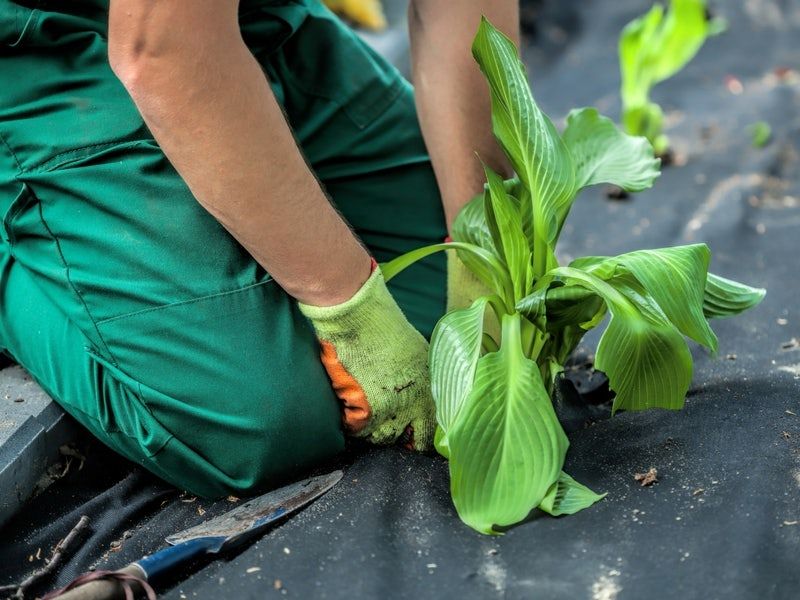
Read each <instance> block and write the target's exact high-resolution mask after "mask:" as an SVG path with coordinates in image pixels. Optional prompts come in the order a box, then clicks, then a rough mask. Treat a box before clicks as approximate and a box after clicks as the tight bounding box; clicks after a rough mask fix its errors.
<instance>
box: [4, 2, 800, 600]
mask: <svg viewBox="0 0 800 600" xmlns="http://www.w3.org/2000/svg"><path fill="white" fill-rule="evenodd" d="M579 6H580V11H578V7H579ZM648 6H649V3H648V2H645V1H634V0H624V1H620V0H617V1H615V2H612V1H611V0H605V1H603V2H600V1H599V0H595V1H592V2H580V3H579V2H577V1H573V2H559V3H556V2H552V4H543V5H536V6H534V9H536V10H534V11H530V10H529V11H528V14H532V12H533V13H535V14H536V15H537V16H538V19H539V20H538V21H537V22H535V23H534V24H533V27H532V28H530V29H527V30H526V31H528V32H529V36H528V40H527V42H526V46H525V51H524V53H525V58H526V60H527V62H528V64H529V65H530V66H531V68H530V70H531V75H532V81H533V84H534V86H535V91H536V97H537V100H538V101H539V102H540V104H541V105H542V108H543V109H544V110H545V111H546V112H548V113H549V114H550V115H551V116H552V117H553V118H554V119H562V118H563V117H564V116H565V115H566V113H567V111H568V110H569V109H570V108H572V107H577V106H584V105H595V106H597V107H598V108H599V109H600V110H601V112H603V113H605V114H608V115H609V116H611V117H613V118H617V117H618V114H619V97H618V93H617V87H618V84H619V76H618V71H617V58H616V40H617V35H618V33H619V31H620V29H621V28H622V26H623V25H624V24H625V23H626V22H627V21H628V20H629V19H630V18H632V17H634V16H636V15H638V14H641V13H643V12H644V11H645V10H646V9H647V7H648ZM528 8H529V9H530V7H528ZM719 8H720V10H721V12H723V14H724V16H725V17H726V18H727V19H728V21H729V28H728V31H727V32H726V33H725V34H723V35H722V36H719V37H717V38H713V39H711V40H709V41H708V42H707V43H706V45H705V47H704V48H703V49H702V50H701V51H700V53H699V55H698V57H697V58H696V59H695V60H694V61H693V62H692V63H691V64H690V65H689V66H688V67H687V68H686V69H685V70H684V71H683V72H681V73H680V74H678V75H677V76H676V77H674V78H673V79H671V80H669V81H667V82H664V83H662V84H660V85H659V86H657V87H656V88H655V90H654V94H653V97H654V99H655V100H656V101H657V102H659V103H660V104H662V106H663V107H664V109H665V111H666V115H667V123H668V129H667V133H668V134H669V136H670V139H671V141H672V144H673V147H674V149H675V152H676V157H677V162H678V165H676V166H671V167H669V168H666V169H664V172H663V175H662V177H661V178H660V180H659V181H657V182H656V185H655V187H654V189H652V190H650V191H647V192H644V193H641V194H636V195H635V196H633V197H631V198H630V199H628V200H625V201H612V200H608V199H606V197H605V195H604V190H603V189H602V188H595V189H591V190H589V191H587V192H586V193H584V195H583V196H581V197H580V198H579V200H578V201H577V202H576V204H575V206H574V207H573V215H572V216H571V218H570V219H569V220H568V222H567V226H566V230H565V232H564V235H563V236H562V239H563V242H562V244H561V247H560V254H561V257H562V259H568V258H571V257H575V256H579V255H586V254H603V255H615V254H618V253H622V252H626V251H629V250H634V249H638V248H641V247H660V246H668V245H674V244H683V243H690V242H700V241H704V242H707V243H708V244H709V245H710V247H711V249H712V252H713V259H712V270H713V271H714V272H715V273H718V274H720V275H723V276H729V277H732V278H736V279H738V280H740V281H743V282H745V283H748V284H750V285H756V286H762V287H766V288H768V290H769V291H768V294H767V297H766V299H765V300H764V302H763V303H762V304H761V305H760V306H759V307H757V308H756V309H754V310H752V311H749V312H747V313H745V314H743V315H741V316H739V317H736V318H734V319H730V320H721V321H716V322H713V327H714V329H715V331H716V332H717V334H718V335H719V340H720V351H719V355H718V356H717V357H716V358H712V357H710V356H709V355H708V354H707V353H706V352H705V351H704V350H702V349H701V348H699V347H697V346H694V345H693V346H692V353H693V355H694V358H695V361H696V362H695V374H694V380H693V384H692V387H691V390H690V393H689V396H688V398H687V402H686V408H685V409H684V410H683V411H680V412H666V411H651V412H646V413H639V414H620V415H618V416H616V417H614V418H613V419H603V420H599V421H597V422H594V423H593V424H591V425H588V426H586V427H584V428H578V429H577V430H576V431H573V432H571V433H570V436H569V437H570V441H571V446H570V450H569V453H568V456H567V465H566V470H567V471H568V472H569V473H570V474H571V475H573V476H574V477H575V478H576V479H577V480H578V481H581V482H582V483H584V484H586V485H588V486H589V487H591V488H592V489H593V490H596V491H598V492H608V496H607V497H606V499H605V500H603V501H601V502H599V503H598V504H596V505H595V506H593V507H592V508H590V509H588V510H585V511H583V512H581V513H579V514H577V515H574V516H569V517H565V518H559V519H554V518H551V517H546V516H539V515H534V516H533V517H532V519H531V520H529V521H528V522H526V523H524V524H522V525H520V526H518V527H516V528H514V529H512V530H510V531H509V532H508V533H506V535H504V536H502V537H486V536H482V535H479V534H477V533H475V532H473V531H472V530H470V529H469V528H467V527H466V526H464V525H463V524H462V523H461V522H460V521H459V520H458V518H457V516H456V514H455V511H454V509H453V507H452V504H451V502H450V499H449V490H448V485H449V484H448V475H447V466H446V463H445V461H444V460H443V459H441V458H439V457H431V456H419V455H414V454H411V453H408V452H405V451H403V450H400V449H395V448H389V449H364V448H358V447H356V448H353V449H351V450H350V451H349V452H348V454H346V455H345V456H344V457H342V458H341V460H339V461H338V462H337V463H336V465H340V466H343V467H344V468H345V478H344V480H343V481H342V483H340V484H339V485H338V486H337V487H336V488H334V489H333V490H332V491H331V492H329V493H328V494H327V495H326V496H324V497H322V498H321V499H319V500H317V501H316V502H315V503H314V504H313V505H311V506H310V507H308V508H307V509H305V510H304V511H302V512H300V513H299V514H297V515H295V516H293V517H292V518H290V519H289V520H288V521H286V522H285V523H283V524H280V525H278V526H277V527H275V528H274V529H273V530H271V531H270V532H269V533H268V534H267V535H266V536H265V537H263V538H262V539H261V540H260V541H258V542H256V543H253V544H251V545H249V546H246V547H244V548H243V549H241V550H239V551H238V553H235V554H233V555H229V556H227V557H226V558H225V559H221V560H217V561H213V562H212V561H201V562H199V563H197V564H195V565H194V567H193V568H192V569H190V570H187V571H185V572H183V573H182V574H181V577H182V578H183V579H182V581H178V580H173V581H165V582H162V583H161V585H159V586H158V589H159V591H160V592H161V593H162V597H163V598H173V599H178V598H237V599H239V600H244V599H248V598H264V597H273V596H274V597H280V596H283V595H285V596H288V597H295V598H347V599H351V598H377V597H387V598H413V597H423V598H427V597H440V598H460V599H467V598H532V597H535V598H555V599H562V598H563V599H576V598H593V599H615V598H616V599H639V598H645V597H653V598H665V599H673V598H674V599H681V600H682V599H685V598H701V597H702V598H735V599H738V598H741V599H746V598H757V597H767V598H796V597H797V589H800V564H799V563H800V559H798V556H800V347H799V346H798V343H797V341H796V338H800V327H798V324H799V323H800V311H798V308H797V301H798V292H800V284H798V282H799V281H800V260H799V259H798V256H797V253H798V250H800V245H799V244H798V237H800V79H798V78H799V77H800V76H798V75H797V70H798V69H800V45H798V42H797V40H798V39H800V2H797V1H786V2H773V1H771V0H760V1H758V2H755V1H753V2H750V1H748V2H741V3H739V2H730V3H719ZM791 68H794V69H795V70H794V71H792V70H787V69H791ZM760 120H765V121H767V122H769V123H770V124H771V126H772V131H773V137H772V139H771V140H770V142H769V143H768V144H767V145H766V146H765V147H763V148H754V147H752V146H751V141H750V133H749V131H748V126H749V125H750V124H752V123H754V122H756V121H760ZM596 341H597V338H596V336H595V337H593V338H592V339H589V340H587V343H586V345H587V348H588V351H591V348H592V346H593V344H596ZM86 452H87V460H86V462H85V464H84V466H83V468H82V469H80V470H78V469H77V464H76V463H74V462H73V464H72V466H71V468H70V471H69V472H68V473H67V474H66V475H65V476H64V477H63V478H62V479H60V480H58V481H57V482H56V483H54V484H53V485H52V486H51V487H50V488H49V489H47V490H46V491H45V492H44V493H43V494H41V495H40V496H38V497H37V498H35V499H34V500H32V501H31V502H30V503H29V505H28V506H27V507H26V508H25V510H24V511H23V512H22V513H21V514H20V515H19V516H18V517H16V518H15V519H14V520H13V521H12V522H11V523H9V525H8V526H6V527H5V528H4V530H3V531H2V532H0V544H2V546H1V548H2V549H1V550H0V554H1V555H0V584H4V583H10V582H12V581H18V580H21V579H23V578H24V577H25V576H26V575H27V574H28V573H30V571H31V570H32V569H34V568H36V567H37V566H41V565H42V564H43V562H44V561H43V559H44V557H47V556H49V555H50V553H51V551H52V548H53V546H54V545H55V544H56V543H57V542H58V540H60V539H61V538H62V537H64V536H65V535H66V534H67V533H68V531H69V530H70V529H71V528H72V527H73V526H74V525H75V523H77V521H78V519H79V517H80V515H82V514H86V515H88V516H89V517H90V518H91V519H92V521H91V524H90V528H89V529H90V531H89V533H88V534H87V535H85V536H84V537H83V538H81V540H80V541H79V543H77V544H76V545H75V546H74V547H73V548H74V549H73V551H72V552H70V553H69V555H68V556H67V557H65V560H64V562H63V564H62V566H61V568H60V569H58V570H57V571H58V575H57V576H55V577H51V578H49V579H45V580H43V582H42V584H41V585H39V586H38V587H33V588H31V591H30V593H29V594H28V596H27V597H34V595H35V594H36V593H41V592H43V591H46V590H47V589H50V588H52V587H55V586H57V585H63V584H65V583H66V582H68V581H69V580H70V579H71V578H72V577H74V576H75V575H77V574H78V573H80V572H82V571H85V570H86V569H88V568H89V567H90V566H95V567H96V568H116V567H120V566H122V565H124V564H126V563H127V562H129V561H132V560H135V559H137V558H139V557H140V556H141V555H142V554H145V553H147V552H151V551H154V550H156V549H158V548H159V547H160V546H162V544H163V538H164V536H166V535H168V534H170V533H173V532H175V531H177V530H180V529H183V528H185V527H188V526H190V525H193V524H196V523H197V522H199V521H201V520H203V519H206V518H209V517H211V516H213V515H215V514H219V513H222V512H225V511H226V510H229V509H230V508H232V507H233V506H235V503H234V502H232V501H231V500H221V501H219V502H216V503H214V504H210V503H208V502H204V501H202V500H200V499H194V500H192V498H191V497H187V496H186V495H183V496H182V495H181V494H180V492H178V491H177V490H174V489H172V488H170V487H169V486H166V485H165V484H163V483H160V482H158V481H157V480H156V479H154V478H153V477H152V476H150V475H149V474H147V473H145V472H143V471H141V470H140V469H138V468H136V467H135V466H133V465H131V464H130V463H127V462H125V461H124V460H121V459H119V458H117V457H115V456H113V455H112V454H111V453H110V452H109V451H107V450H105V449H104V448H102V447H101V446H99V445H97V444H93V445H90V446H89V448H88V449H87V450H86ZM332 466H334V465H332ZM651 467H653V468H655V469H657V471H658V482H657V483H655V484H653V485H650V486H647V487H642V486H641V485H639V483H638V482H637V481H635V480H634V474H636V473H643V472H646V471H647V470H648V469H650V468H651ZM200 513H203V514H202V515H201V514H200ZM125 532H127V533H125ZM38 549H41V550H40V551H39V553H38V554H39V556H40V557H41V558H39V559H37V558H36V556H37V550H38ZM29 557H32V558H31V559H30V560H29Z"/></svg>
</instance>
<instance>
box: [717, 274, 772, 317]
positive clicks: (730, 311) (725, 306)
mask: <svg viewBox="0 0 800 600" xmlns="http://www.w3.org/2000/svg"><path fill="white" fill-rule="evenodd" d="M766 294H767V290H764V289H761V288H754V287H750V286H749V285H745V284H743V283H739V282H737V281H733V280H731V279H725V278H724V277H720V276H719V275H714V274H713V273H709V274H708V278H707V279H706V286H705V294H704V296H703V314H704V315H705V316H706V317H707V318H709V319H710V318H712V317H717V318H719V317H731V316H733V315H738V314H739V313H741V312H744V311H746V310H747V309H748V308H752V307H754V306H755V305H757V304H758V303H759V302H761V301H762V300H763V299H764V296H765V295H766Z"/></svg>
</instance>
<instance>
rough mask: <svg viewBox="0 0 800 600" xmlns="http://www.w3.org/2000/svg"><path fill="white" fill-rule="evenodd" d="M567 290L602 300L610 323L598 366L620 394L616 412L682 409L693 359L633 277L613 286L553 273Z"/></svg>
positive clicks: (581, 274)
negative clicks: (577, 287) (571, 287)
mask: <svg viewBox="0 0 800 600" xmlns="http://www.w3.org/2000/svg"><path fill="white" fill-rule="evenodd" d="M550 274H551V275H552V276H554V277H561V278H563V280H564V281H565V283H567V285H580V286H582V287H586V288H587V289H590V290H592V291H594V292H595V293H597V294H598V295H600V296H601V297H602V298H603V299H604V300H605V301H606V304H607V306H608V309H609V311H610V312H611V320H610V321H609V323H608V327H607V328H606V330H605V332H603V336H602V337H601V338H600V344H599V345H598V347H597V353H596V356H595V366H596V367H597V368H598V369H599V370H600V371H603V372H604V373H605V374H606V375H607V376H608V380H609V384H610V386H611V389H613V390H614V392H616V397H615V398H614V405H613V407H612V411H613V412H616V411H617V410H619V409H625V410H645V409H648V408H668V409H679V408H682V407H683V403H684V399H685V397H686V392H687V390H688V389H689V384H690V383H691V379H692V356H691V354H690V353H689V349H688V348H687V346H686V342H685V341H684V339H683V336H682V335H681V333H680V331H678V329H677V328H676V327H675V326H674V325H673V324H672V323H670V322H669V320H668V319H667V318H666V316H664V314H663V312H662V311H661V309H660V308H659V306H658V304H656V302H655V301H654V300H653V299H652V298H651V297H649V296H648V295H647V292H646V291H645V290H644V289H643V288H641V286H640V284H639V283H638V281H636V280H635V279H633V278H632V277H630V276H628V277H627V278H626V277H624V276H623V277H617V278H615V280H614V285H613V286H612V285H611V284H610V282H605V281H603V280H602V279H600V278H598V277H596V276H595V275H593V274H591V273H587V272H585V271H581V270H578V269H575V268H572V267H561V268H558V269H554V270H553V271H551V273H550Z"/></svg>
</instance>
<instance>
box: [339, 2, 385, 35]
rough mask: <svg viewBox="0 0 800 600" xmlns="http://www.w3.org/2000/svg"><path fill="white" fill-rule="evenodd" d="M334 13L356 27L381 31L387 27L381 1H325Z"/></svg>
mask: <svg viewBox="0 0 800 600" xmlns="http://www.w3.org/2000/svg"><path fill="white" fill-rule="evenodd" d="M324 1H325V5H326V6H327V7H328V8H330V9H331V10H332V11H333V12H335V13H337V14H339V15H341V16H343V17H344V18H345V19H349V20H351V21H353V22H354V23H355V24H356V25H360V26H361V27H366V28H367V29H372V30H375V31H379V30H381V29H383V28H384V27H386V17H384V16H383V9H382V8H381V3H380V0H324Z"/></svg>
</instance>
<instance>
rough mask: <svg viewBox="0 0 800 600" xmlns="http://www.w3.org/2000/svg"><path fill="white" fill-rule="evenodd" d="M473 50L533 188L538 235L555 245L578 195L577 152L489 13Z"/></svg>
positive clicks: (511, 152)
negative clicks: (541, 102) (560, 226)
mask: <svg viewBox="0 0 800 600" xmlns="http://www.w3.org/2000/svg"><path fill="white" fill-rule="evenodd" d="M472 54H473V56H474V57H475V60H476V61H477V62H478V65H479V66H480V68H481V71H483V73H484V75H485V76H486V79H487V81H488V83H489V90H490V95H491V102H492V126H493V131H494V134H495V136H496V137H497V139H498V141H499V142H500V145H501V146H502V147H503V149H504V150H505V153H506V154H507V155H508V158H509V160H510V161H511V164H512V165H513V167H514V170H515V171H516V172H517V175H518V176H519V178H520V180H521V181H522V183H523V185H524V186H525V187H527V188H528V189H529V190H530V192H531V196H532V198H531V199H532V204H533V210H532V214H533V217H534V231H535V233H536V236H537V237H538V238H540V239H542V240H543V241H544V242H546V243H547V244H549V245H550V246H552V245H553V244H554V242H555V240H556V237H557V235H558V215H559V214H562V213H564V212H565V211H566V210H567V209H568V207H569V205H570V204H571V203H572V200H573V199H574V197H575V191H576V189H575V172H574V167H573V164H572V157H571V156H570V154H569V151H568V150H567V147H566V145H565V144H564V142H563V141H562V140H561V136H559V135H558V132H557V131H556V128H555V127H554V126H553V123H552V122H551V121H550V119H548V118H547V116H546V115H545V114H544V113H543V112H542V111H541V110H540V109H539V107H538V106H537V105H536V102H535V101H534V99H533V96H532V94H531V90H530V87H529V85H528V79H527V76H526V74H525V67H524V65H523V64H522V62H521V61H520V59H519V54H518V52H517V48H516V46H515V45H514V43H513V42H512V41H511V40H510V39H508V38H507V37H506V36H505V35H503V34H502V33H500V32H499V31H498V30H497V29H495V28H494V27H493V26H492V25H491V23H489V21H487V20H486V18H485V17H484V18H482V19H481V24H480V27H479V28H478V33H477V35H476V36H475V40H474V42H473V44H472ZM535 252H536V251H535V250H534V253H535ZM541 259H542V260H544V257H541Z"/></svg>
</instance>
